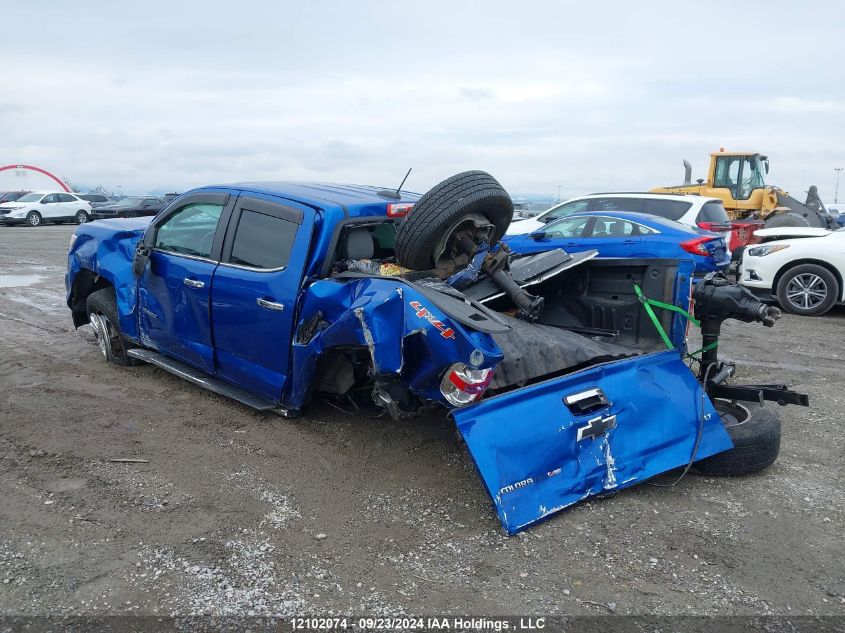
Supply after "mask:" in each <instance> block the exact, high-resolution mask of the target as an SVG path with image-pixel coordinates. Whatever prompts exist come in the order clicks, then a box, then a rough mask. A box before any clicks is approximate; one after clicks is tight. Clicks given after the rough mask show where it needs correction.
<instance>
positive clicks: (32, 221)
mask: <svg viewBox="0 0 845 633" xmlns="http://www.w3.org/2000/svg"><path fill="white" fill-rule="evenodd" d="M43 221H44V220H42V219H41V214H40V213H38V211H30V212H29V213H27V214H26V223H27V224H29V225H30V226H40V225H41V223H42V222H43Z"/></svg>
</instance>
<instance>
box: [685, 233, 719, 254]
mask: <svg viewBox="0 0 845 633" xmlns="http://www.w3.org/2000/svg"><path fill="white" fill-rule="evenodd" d="M712 241H713V238H712V237H696V238H694V239H691V240H687V241H686V242H681V248H682V249H684V250H685V251H686V252H687V253H692V254H693V255H704V256H705V257H712V256H713V254H712V253H711V252H710V251H709V250H707V242H712Z"/></svg>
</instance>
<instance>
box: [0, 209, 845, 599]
mask: <svg viewBox="0 0 845 633" xmlns="http://www.w3.org/2000/svg"><path fill="white" fill-rule="evenodd" d="M72 230H73V227H69V226H58V227H56V226H45V227H40V228H35V229H31V228H23V227H16V228H6V227H0V321H1V322H2V328H1V329H0V455H2V460H0V478H2V481H1V482H0V485H2V503H0V524H2V532H0V613H5V614H45V613H60V614H127V613H132V614H192V613H214V614H276V613H281V614H293V613H304V612H322V613H327V612H330V611H333V612H336V613H338V612H339V613H353V614H371V615H375V614H398V613H429V614H430V613H438V612H453V613H461V614H467V613H474V614H480V613H491V614H496V613H498V614H513V613H521V614H531V613H543V614H580V615H583V614H599V613H608V612H615V613H619V614H623V613H649V612H656V613H660V614H679V613H685V614H717V613H718V614H791V615H796V614H839V615H842V614H845V560H844V559H843V534H845V512H843V508H844V507H845V505H844V504H843V501H845V481H843V472H845V468H843V438H845V431H843V429H842V415H841V412H842V411H843V406H845V362H843V360H845V344H843V340H845V328H843V325H845V309H842V308H838V309H836V310H834V311H833V312H832V313H830V314H829V315H828V316H826V317H823V318H817V319H802V318H799V317H791V316H786V317H784V318H783V319H782V320H781V322H780V323H778V325H777V326H776V327H775V328H774V329H773V330H769V329H764V328H763V327H761V326H757V325H755V326H750V325H740V324H728V325H727V328H726V330H727V332H726V336H725V337H724V340H723V349H724V353H725V355H726V356H728V357H730V358H732V359H734V360H736V361H737V363H738V374H739V378H741V379H743V380H748V381H756V382H766V381H775V380H784V381H787V382H789V383H791V384H793V385H794V386H795V387H796V388H798V389H800V390H804V391H806V392H808V393H809V394H810V398H811V403H812V406H811V408H810V409H809V410H807V409H801V408H798V407H788V408H783V409H781V410H780V413H781V416H782V419H783V423H784V431H783V433H784V438H783V447H782V452H781V456H780V458H779V459H778V461H777V462H776V464H775V465H774V466H773V467H772V468H770V469H769V470H768V471H766V472H764V473H761V474H759V475H756V476H752V477H747V478H743V479H708V478H704V477H701V476H695V475H689V476H688V477H687V478H686V479H684V480H683V481H682V482H681V483H680V484H679V485H678V486H677V487H676V488H674V489H661V488H656V487H653V486H649V485H642V486H640V487H638V488H635V489H633V490H629V491H626V492H623V493H621V494H619V495H616V496H615V497H612V498H608V499H602V500H596V501H592V502H589V503H583V504H581V505H579V506H577V507H575V508H572V509H571V510H569V511H566V512H563V513H560V514H558V515H557V516H555V517H554V518H553V519H551V520H550V521H547V522H546V523H544V524H542V525H540V526H538V527H535V528H533V529H531V530H529V531H528V532H526V533H524V534H522V535H520V536H519V537H511V538H509V537H506V536H504V534H503V532H502V530H501V529H500V527H499V523H498V520H497V519H496V516H495V514H494V512H493V510H492V508H491V504H490V502H489V500H488V498H487V496H486V493H485V492H484V490H483V488H482V484H481V482H480V480H479V479H478V477H477V476H476V473H475V471H474V469H473V466H472V465H471V462H470V460H469V458H468V456H467V455H466V453H465V450H464V448H463V446H462V445H461V443H460V442H459V441H458V438H457V436H456V433H455V431H454V428H453V425H452V423H451V422H450V421H449V420H448V419H446V418H444V417H425V418H420V419H416V420H413V421H408V422H402V423H395V422H391V421H389V420H384V419H380V420H371V419H367V418H359V417H347V416H345V415H343V414H341V413H339V412H337V411H335V410H334V409H332V408H330V407H328V406H326V405H317V406H315V407H313V408H311V409H310V410H309V411H308V412H307V416H306V417H304V418H302V419H299V420H292V421H288V420H283V419H280V418H278V417H275V416H273V415H264V414H259V413H256V412H254V411H252V410H250V409H247V408H245V407H243V406H241V405H239V404H237V403H234V402H231V401H228V400H226V399H224V398H221V397H218V396H215V395H213V394H211V393H208V392H205V391H203V390H202V389H200V388H198V387H195V386H192V385H190V384H188V383H186V382H183V381H181V380H180V379H178V378H175V377H173V376H171V375H169V374H166V373H164V372H162V371H160V370H158V369H155V368H153V367H149V366H144V367H138V368H130V369H120V368H116V367H113V366H109V365H106V364H105V363H103V362H102V361H101V359H100V357H99V355H98V350H97V348H96V346H95V344H94V339H93V335H92V334H91V332H90V330H89V328H88V327H85V328H82V329H80V330H79V331H75V330H74V329H73V327H72V325H71V321H70V314H69V311H68V310H67V308H66V306H65V304H64V284H63V274H64V269H65V262H64V255H65V251H66V249H67V244H68V238H69V236H70V234H71V232H72ZM114 457H139V458H144V459H148V460H149V463H148V464H129V465H127V464H116V463H109V462H108V461H107V460H108V459H109V458H114Z"/></svg>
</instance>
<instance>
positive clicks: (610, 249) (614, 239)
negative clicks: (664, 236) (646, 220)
mask: <svg viewBox="0 0 845 633" xmlns="http://www.w3.org/2000/svg"><path fill="white" fill-rule="evenodd" d="M640 241H641V238H640V234H639V230H638V225H637V224H635V223H634V222H631V221H630V220H624V219H622V218H613V217H608V216H604V215H598V216H595V217H594V218H593V222H592V223H591V225H590V227H589V229H588V231H587V234H586V236H585V238H584V248H589V249H596V250H597V251H598V252H599V257H641V256H642V255H643V254H642V253H641V252H640Z"/></svg>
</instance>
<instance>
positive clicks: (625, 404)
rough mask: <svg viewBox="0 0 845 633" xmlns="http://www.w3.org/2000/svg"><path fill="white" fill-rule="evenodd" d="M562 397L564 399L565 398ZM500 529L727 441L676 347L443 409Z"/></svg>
mask: <svg viewBox="0 0 845 633" xmlns="http://www.w3.org/2000/svg"><path fill="white" fill-rule="evenodd" d="M567 402H569V404H567ZM452 415H453V416H454V418H455V421H456V423H457V425H458V429H459V431H460V433H461V435H462V436H463V438H464V440H465V441H466V443H467V446H468V448H469V451H470V453H471V454H472V457H473V459H474V460H475V463H476V466H477V467H478V470H479V472H480V474H481V477H482V479H483V480H484V484H485V486H486V488H487V492H488V493H489V494H490V497H491V498H492V500H493V503H494V505H495V506H496V511H497V512H498V514H499V518H500V519H501V521H502V524H503V525H504V526H505V529H506V530H507V531H508V533H510V534H514V533H516V532H518V531H519V530H521V529H523V528H525V527H526V526H528V525H530V524H532V523H535V522H537V521H540V520H542V519H543V518H545V517H547V516H549V515H551V514H553V513H555V512H557V511H559V510H561V509H563V508H565V507H567V506H569V505H572V504H574V503H576V502H578V501H580V500H582V499H585V498H587V497H591V496H594V495H596V494H600V493H604V492H608V491H613V490H619V489H622V488H627V487H629V486H632V485H634V484H637V483H640V482H642V481H644V480H646V479H648V478H650V477H654V476H655V475H658V474H660V473H663V472H666V471H668V470H672V469H673V468H678V467H682V466H686V464H687V463H688V462H689V461H690V458H691V457H692V450H693V446H694V445H695V441H696V437H697V435H698V432H699V429H701V442H700V444H699V446H698V449H697V451H696V455H695V458H696V459H702V458H704V457H708V456H710V455H713V454H715V453H718V452H720V451H724V450H728V449H730V448H731V447H732V446H733V444H732V442H731V440H730V437H729V436H728V434H727V432H726V431H725V428H724V426H723V425H722V423H721V421H720V419H719V415H718V413H717V412H716V410H715V408H714V407H713V404H712V403H711V402H710V399H709V398H707V397H703V392H702V388H701V385H700V384H699V383H698V382H697V381H696V379H695V377H694V376H693V375H692V372H690V371H689V369H688V368H687V367H686V365H685V364H684V363H683V361H682V360H681V358H680V357H679V356H678V353H677V352H676V351H672V350H667V351H665V352H660V353H657V354H650V355H647V356H640V357H637V358H633V359H627V360H622V361H616V362H611V363H607V364H604V365H599V366H597V367H592V368H589V369H586V370H583V371H580V372H577V373H574V374H570V375H568V376H564V377H562V378H557V379H553V380H548V381H546V382H542V383H539V384H536V385H533V386H530V387H525V388H523V389H518V390H516V391H511V392H509V393H506V394H504V395H501V396H497V397H494V398H490V399H487V400H483V401H481V402H480V403H478V404H474V405H470V406H468V407H465V408H462V409H456V410H454V411H452Z"/></svg>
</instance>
